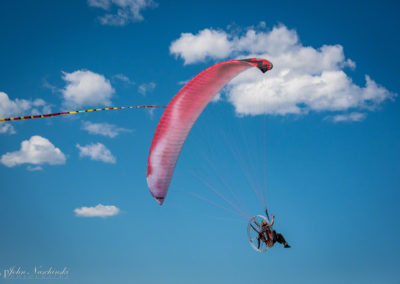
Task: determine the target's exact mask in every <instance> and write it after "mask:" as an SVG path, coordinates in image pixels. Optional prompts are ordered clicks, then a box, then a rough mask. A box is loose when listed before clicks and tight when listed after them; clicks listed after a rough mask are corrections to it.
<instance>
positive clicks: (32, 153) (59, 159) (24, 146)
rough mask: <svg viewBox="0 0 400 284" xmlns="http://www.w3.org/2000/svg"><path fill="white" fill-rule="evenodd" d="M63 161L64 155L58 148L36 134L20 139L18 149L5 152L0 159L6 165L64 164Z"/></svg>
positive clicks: (64, 159)
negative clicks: (19, 147) (23, 139)
mask: <svg viewBox="0 0 400 284" xmlns="http://www.w3.org/2000/svg"><path fill="white" fill-rule="evenodd" d="M65 161H66V158H65V155H64V154H63V153H62V152H61V150H60V149H59V148H56V147H55V146H54V145H53V144H52V143H51V142H50V141H49V140H48V139H46V138H43V137H41V136H38V135H35V136H32V137H31V138H30V139H29V140H25V141H22V143H21V149H20V150H19V151H15V152H10V153H6V154H4V155H2V156H1V159H0V162H1V163H2V164H3V165H5V166H7V167H14V166H17V165H20V164H33V165H42V164H50V165H60V164H65Z"/></svg>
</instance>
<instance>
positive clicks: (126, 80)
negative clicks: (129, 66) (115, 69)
mask: <svg viewBox="0 0 400 284" xmlns="http://www.w3.org/2000/svg"><path fill="white" fill-rule="evenodd" d="M113 78H114V79H117V80H120V81H122V82H124V83H126V84H128V85H134V84H135V82H133V81H132V80H131V79H129V77H128V76H126V75H124V74H115V75H114V76H113Z"/></svg>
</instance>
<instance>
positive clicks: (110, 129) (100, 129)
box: [82, 121, 132, 138]
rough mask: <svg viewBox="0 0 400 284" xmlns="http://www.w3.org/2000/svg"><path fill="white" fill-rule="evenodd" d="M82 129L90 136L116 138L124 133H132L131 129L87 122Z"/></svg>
mask: <svg viewBox="0 0 400 284" xmlns="http://www.w3.org/2000/svg"><path fill="white" fill-rule="evenodd" d="M82 129H84V130H86V131H88V132H89V133H90V134H98V135H103V136H108V137H110V138H114V137H116V136H118V135H119V134H120V133H122V132H132V130H130V129H126V128H121V127H118V126H116V125H113V124H109V123H93V122H90V121H85V122H84V123H83V125H82Z"/></svg>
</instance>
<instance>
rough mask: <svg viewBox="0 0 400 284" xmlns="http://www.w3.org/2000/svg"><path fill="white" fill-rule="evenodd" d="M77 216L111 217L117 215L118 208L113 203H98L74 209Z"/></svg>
mask: <svg viewBox="0 0 400 284" xmlns="http://www.w3.org/2000/svg"><path fill="white" fill-rule="evenodd" d="M74 212H75V215H76V216H77V217H102V218H106V217H111V216H115V215H117V214H118V213H119V212H120V210H119V208H118V207H116V206H114V205H102V204H98V205H97V206H95V207H85V206H83V207H81V208H76V209H74Z"/></svg>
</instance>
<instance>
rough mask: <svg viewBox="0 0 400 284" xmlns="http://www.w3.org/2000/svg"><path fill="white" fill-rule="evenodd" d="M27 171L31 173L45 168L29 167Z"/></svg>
mask: <svg viewBox="0 0 400 284" xmlns="http://www.w3.org/2000/svg"><path fill="white" fill-rule="evenodd" d="M26 169H27V170H28V171H31V172H36V171H41V170H43V168H42V167H41V166H27V167H26Z"/></svg>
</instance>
